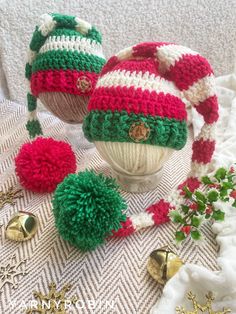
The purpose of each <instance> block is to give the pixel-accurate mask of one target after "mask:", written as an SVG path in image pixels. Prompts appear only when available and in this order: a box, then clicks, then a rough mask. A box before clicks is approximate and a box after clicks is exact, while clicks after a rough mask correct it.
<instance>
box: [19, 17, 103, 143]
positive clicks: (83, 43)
mask: <svg viewBox="0 0 236 314" xmlns="http://www.w3.org/2000/svg"><path fill="white" fill-rule="evenodd" d="M101 42H102V38H101V34H100V33H99V32H98V31H97V30H96V28H95V27H94V26H92V25H90V24H89V23H87V22H86V21H83V20H81V19H79V18H78V17H76V16H68V15H62V14H55V13H52V14H44V15H42V16H41V24H40V25H39V26H36V29H35V31H34V33H33V37H32V39H31V42H30V49H29V53H28V62H27V64H26V67H25V76H26V78H27V79H28V80H29V81H30V92H29V93H28V95H27V100H28V111H29V119H28V122H27V125H26V127H27V129H28V131H29V134H30V137H35V136H36V135H39V134H42V130H41V126H40V124H39V121H38V120H37V113H36V107H37V97H38V96H39V94H40V93H44V92H63V93H69V94H74V95H79V96H81V97H84V96H90V95H91V94H92V92H93V89H94V87H95V84H96V81H97V77H98V73H99V72H100V71H101V69H102V66H103V65H104V63H105V58H104V55H103V52H102V46H101ZM79 80H80V81H81V80H83V81H82V82H81V84H78V82H79ZM85 87H87V88H85Z"/></svg>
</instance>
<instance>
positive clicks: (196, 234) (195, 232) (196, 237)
mask: <svg viewBox="0 0 236 314" xmlns="http://www.w3.org/2000/svg"><path fill="white" fill-rule="evenodd" d="M191 238H192V239H193V240H199V239H200V238H201V233H200V232H199V231H198V230H193V231H191Z"/></svg>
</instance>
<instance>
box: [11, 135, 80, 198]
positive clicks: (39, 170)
mask: <svg viewBox="0 0 236 314" xmlns="http://www.w3.org/2000/svg"><path fill="white" fill-rule="evenodd" d="M15 165H16V174H17V175H18V177H19V180H20V183H21V185H22V186H23V187H25V188H26V189H28V190H31V191H33V192H53V191H54V190H55V188H56V187H57V185H58V183H60V182H62V181H63V179H64V178H65V177H66V176H67V175H68V174H69V173H74V172H75V171H76V159H75V154H74V153H73V151H72V149H71V147H70V145H69V144H67V143H65V142H61V141H55V140H53V139H52V138H42V137H39V138H37V139H36V140H34V141H33V142H31V143H26V144H24V145H22V147H21V148H20V152H19V154H18V155H17V157H16V159H15Z"/></svg>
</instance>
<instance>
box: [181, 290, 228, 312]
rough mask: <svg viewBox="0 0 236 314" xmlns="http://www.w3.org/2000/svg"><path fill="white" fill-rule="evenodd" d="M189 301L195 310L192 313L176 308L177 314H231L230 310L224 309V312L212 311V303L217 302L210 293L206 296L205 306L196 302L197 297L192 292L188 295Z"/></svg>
mask: <svg viewBox="0 0 236 314" xmlns="http://www.w3.org/2000/svg"><path fill="white" fill-rule="evenodd" d="M187 296H188V300H190V301H192V305H193V309H192V310H191V311H187V310H185V309H184V308H183V307H180V306H178V307H177V308H176V313H177V314H199V313H206V314H227V313H231V310H230V309H225V308H223V310H222V311H220V312H219V311H218V312H215V311H214V310H213V309H212V301H214V300H215V298H214V297H213V293H212V292H208V293H207V295H206V299H207V302H206V304H205V305H200V304H199V303H198V302H197V300H196V295H194V294H193V293H192V292H191V291H190V292H189V293H188V295H187Z"/></svg>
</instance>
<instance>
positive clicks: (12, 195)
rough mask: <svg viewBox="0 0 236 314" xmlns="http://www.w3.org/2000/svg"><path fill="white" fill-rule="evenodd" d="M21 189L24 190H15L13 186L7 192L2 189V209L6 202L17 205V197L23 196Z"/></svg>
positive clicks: (0, 196)
mask: <svg viewBox="0 0 236 314" xmlns="http://www.w3.org/2000/svg"><path fill="white" fill-rule="evenodd" d="M21 191H22V190H15V191H14V188H13V186H11V187H10V188H9V189H8V190H7V191H6V192H3V191H0V209H2V208H3V206H4V205H6V204H10V205H15V203H16V202H15V199H17V198H22V197H23V195H22V194H21Z"/></svg>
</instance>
